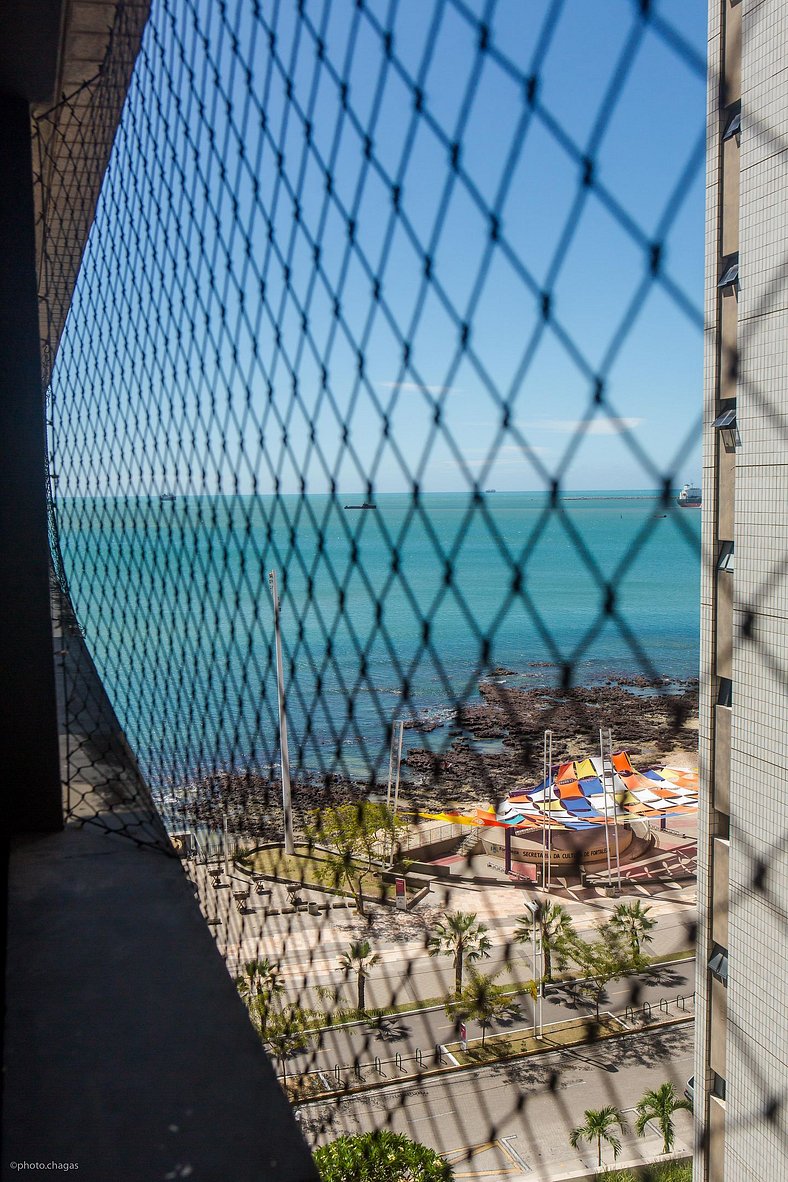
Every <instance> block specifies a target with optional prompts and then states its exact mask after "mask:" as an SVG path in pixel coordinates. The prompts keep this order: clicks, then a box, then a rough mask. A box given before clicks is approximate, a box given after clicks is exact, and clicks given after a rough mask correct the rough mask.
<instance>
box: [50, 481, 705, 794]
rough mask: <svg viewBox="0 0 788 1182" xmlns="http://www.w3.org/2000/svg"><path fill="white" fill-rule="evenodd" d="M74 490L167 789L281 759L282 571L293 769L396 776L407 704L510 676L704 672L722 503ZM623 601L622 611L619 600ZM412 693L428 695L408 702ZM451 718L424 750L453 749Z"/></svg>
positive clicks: (85, 602)
mask: <svg viewBox="0 0 788 1182" xmlns="http://www.w3.org/2000/svg"><path fill="white" fill-rule="evenodd" d="M361 500H362V498H361V497H358V496H347V497H344V496H342V497H339V498H331V497H329V496H320V495H308V496H301V497H299V496H295V495H293V496H279V497H276V498H274V497H269V498H267V497H246V496H240V495H239V496H213V497H210V496H178V497H176V498H175V499H174V500H166V501H162V500H160V499H159V498H158V497H154V498H148V497H103V498H98V497H96V498H70V499H65V498H64V499H62V500H61V501H60V502H59V503H58V506H57V515H58V527H59V538H60V547H61V553H62V558H63V566H64V570H65V574H66V577H67V580H68V584H69V589H70V593H71V596H72V601H73V604H74V608H75V611H76V615H77V619H78V621H79V623H80V625H81V627H82V630H83V632H84V635H85V638H86V641H87V643H88V646H89V648H90V651H91V653H92V655H93V658H94V660H95V662H96V665H97V667H98V670H99V673H100V674H101V676H102V678H103V680H104V683H105V685H106V687H107V690H108V692H109V695H110V698H111V700H112V702H113V705H114V707H115V710H116V712H117V714H118V717H119V719H120V722H121V725H122V726H123V728H124V730H125V731H126V734H127V736H128V738H129V740H130V742H131V744H132V746H133V748H134V749H135V751H136V752H137V755H138V757H139V760H140V763H141V766H142V768H143V770H144V771H145V773H146V774H147V776H148V777H149V779H150V780H151V782H152V783H154V785H160V786H166V785H168V784H173V783H180V782H182V781H184V780H187V779H190V778H191V777H193V776H194V775H196V774H199V773H200V772H201V771H204V770H206V769H211V768H214V767H216V766H220V767H230V766H234V767H246V766H250V767H253V768H255V769H257V770H263V771H265V770H267V769H268V768H269V767H272V766H275V765H276V762H277V760H278V756H279V749H278V738H277V734H278V730H277V692H276V670H275V663H274V647H273V611H272V601H271V595H270V591H269V587H268V578H267V574H268V572H269V571H270V570H272V569H275V570H276V571H277V572H278V578H279V585H280V594H281V600H282V608H281V623H282V635H283V644H284V668H285V683H286V691H287V708H288V724H289V735H290V753H291V763H292V766H293V768H294V770H295V771H296V773H297V772H298V771H299V770H304V771H335V772H339V773H344V774H350V775H358V776H367V775H369V774H375V775H378V776H383V775H385V773H386V771H387V768H388V740H387V727H388V726H389V724H390V722H391V721H392V720H393V719H394V718H397V717H410V716H413V715H414V714H419V715H421V714H432V715H436V716H437V717H438V718H441V719H443V718H448V715H449V712H450V711H451V709H452V707H453V706H454V705H455V704H456V702H457V701H458V700H459V701H463V700H465V701H467V700H470V701H473V700H476V699H477V697H478V690H477V686H478V681H479V678H480V676H481V675H482V674H483V673H485V672H486V671H488V670H490V669H495V668H496V667H505V668H506V669H507V670H511V671H513V675H510V676H509V678H508V681H509V684H514V685H524V686H536V685H545V684H546V685H557V684H559V683H560V679H561V669H562V666H563V665H568V666H571V669H572V681H573V682H574V683H575V684H580V685H582V684H584V683H591V682H600V681H604V680H605V679H607V678H611V677H613V678H615V677H635V676H637V675H639V674H641V675H645V676H648V677H651V676H655V675H656V676H659V677H663V678H666V679H669V680H673V679H686V678H691V677H695V676H697V672H698V629H699V607H698V597H699V578H700V554H699V550H700V513H699V512H698V511H693V510H681V509H679V508H678V507H675V505H671V506H670V507H667V508H666V507H665V506H664V505H663V504H662V502H661V501H660V500H659V498H658V497H657V496H656V495H655V494H654V495H649V494H644V493H642V492H641V493H638V492H628V493H627V492H617V493H607V494H606V493H598V492H594V493H590V492H589V493H580V492H578V493H572V494H567V495H565V496H563V497H562V498H561V501H560V509H559V511H555V509H552V508H551V506H550V503H549V500H548V498H546V497H545V495H544V494H543V493H504V492H498V493H494V494H487V495H485V496H484V497H483V499H482V501H481V503H480V504H477V505H473V503H472V501H471V499H470V498H469V496H468V495H467V494H462V493H445V494H438V493H435V494H424V495H423V496H422V497H421V499H420V501H419V506H418V507H417V508H414V505H413V501H412V499H411V497H410V496H409V495H408V494H381V495H378V496H377V497H376V498H375V504H376V506H377V507H376V508H375V509H373V510H358V509H346V508H345V507H344V506H345V504H351V505H356V504H360V503H361ZM610 592H612V597H613V598H612V601H610V602H609V606H611V607H612V609H613V614H612V615H610V614H608V615H606V614H605V613H604V610H603V609H604V605H605V601H606V599H608V600H609V599H610ZM403 686H404V687H405V689H406V690H407V692H406V693H403ZM448 730H449V728H448V726H441V727H440V728H439V729H437V730H435V731H433V732H432V733H431V734H430V735H428V736H422V735H417V734H415V732H410V733H408V732H406V743H417V744H418V745H424V744H425V743H427V742H429V743H430V744H432V745H433V746H440V745H441V744H442V743H445V742H446V740H447V737H448Z"/></svg>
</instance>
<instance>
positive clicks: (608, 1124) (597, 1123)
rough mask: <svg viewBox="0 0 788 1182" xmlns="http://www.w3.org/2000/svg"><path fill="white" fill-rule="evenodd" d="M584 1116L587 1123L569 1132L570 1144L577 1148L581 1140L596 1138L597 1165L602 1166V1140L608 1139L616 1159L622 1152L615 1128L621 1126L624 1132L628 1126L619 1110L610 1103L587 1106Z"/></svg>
mask: <svg viewBox="0 0 788 1182" xmlns="http://www.w3.org/2000/svg"><path fill="white" fill-rule="evenodd" d="M583 1116H584V1117H585V1118H586V1120H585V1124H583V1125H580V1126H579V1128H576V1129H572V1132H571V1133H570V1134H569V1144H570V1145H571V1146H572V1148H573V1149H577V1146H578V1144H579V1143H580V1142H581V1141H594V1140H596V1150H597V1165H599V1166H601V1165H602V1142H603V1141H606V1142H607V1144H608V1145H609V1146H610V1147H611V1149H612V1150H613V1160H614V1161H615V1159H616V1158H617V1157H618V1155H619V1153H620V1152H621V1141H620V1140H619V1138H618V1137H617V1136H616V1135H615V1133H614V1131H613V1130H614V1129H616V1128H619V1129H621V1131H622V1132H623V1131H624V1129H625V1128H626V1125H625V1124H624V1118H623V1116H622V1115H621V1113H620V1112H619V1110H618V1109H617V1108H614V1107H613V1105H612V1104H609V1105H608V1106H607V1108H587V1109H586V1110H585V1112H584V1113H583Z"/></svg>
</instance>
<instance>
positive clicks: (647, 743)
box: [406, 678, 698, 797]
mask: <svg viewBox="0 0 788 1182" xmlns="http://www.w3.org/2000/svg"><path fill="white" fill-rule="evenodd" d="M664 685H665V683H664V682H663V681H661V680H660V681H659V682H657V683H654V682H649V681H648V680H647V679H645V678H642V679H641V678H637V679H636V678H629V679H621V680H619V681H617V682H616V683H615V684H613V685H598V686H586V687H579V686H578V687H574V688H571V689H569V690H565V691H562V690H560V689H556V688H555V687H542V688H539V689H521V688H514V687H509V686H502V685H500V684H496V683H494V682H491V681H483V682H482V683H481V684H480V686H479V692H480V694H481V697H482V702H481V703H470V704H467V705H464V706H463V707H462V708H461V709H460V710H458V714H457V720H458V723H460V724H461V725H462V726H463V728H464V730H465V732H466V733H469V734H471V735H473V736H474V737H475V738H477V739H496V738H498V739H503V744H504V750H503V752H502V753H495V754H490V753H485V752H483V751H479V750H476V749H474V748H473V747H471V746H469V745H468V744H467V743H460V742H457V741H455V742H454V743H453V744H452V745H451V746H450V747H449V749H448V750H447V751H446V752H444V753H443V754H442V755H435V754H433V753H431V752H428V751H423V750H420V749H417V750H413V751H410V752H409V753H408V757H407V760H406V762H407V765H408V767H409V768H410V769H411V770H412V771H414V772H415V773H416V774H417V775H419V776H421V777H423V778H424V779H431V780H432V781H433V784H434V785H440V787H441V790H442V791H446V792H449V793H451V794H456V793H457V791H458V789H461V788H463V787H465V789H466V792H467V789H468V788H469V787H471V788H472V789H473V790H474V792H475V793H476V794H477V796H479V797H480V796H482V795H484V794H492V793H493V791H498V792H502V791H505V790H507V788H508V787H509V786H511V785H512V784H513V783H514V782H516V781H517V780H519V779H521V778H522V777H524V776H528V777H533V778H536V777H538V776H540V775H541V771H542V758H543V755H542V752H543V746H542V744H543V734H544V731H545V730H547V729H550V730H552V732H553V759H554V761H555V762H559V761H561V760H563V759H568V758H575V757H578V756H583V755H594V754H595V753H596V752H597V749H598V746H599V728H600V727H610V728H611V730H612V736H613V745H614V748H615V749H621V748H625V749H626V750H629V751H630V752H631V753H632V754H633V755H634V754H642V755H643V756H644V758H646V759H647V760H648V761H649V762H654V763H656V762H658V761H659V759H660V757H661V753H667V752H669V751H671V750H673V749H675V748H676V747H683V746H686V747H694V746H695V745H696V743H697V729H696V728H697V722H696V719H697V713H698V687H697V682H694V681H693V682H682V683H680V684H679V683H676V682H670V685H671V687H672V688H671V692H670V693H661V692H660V690H661V689H664ZM632 688H638V689H643V690H648V689H650V690H652V691H653V692H651V693H641V694H638V695H635V694H633V693H631V689H632Z"/></svg>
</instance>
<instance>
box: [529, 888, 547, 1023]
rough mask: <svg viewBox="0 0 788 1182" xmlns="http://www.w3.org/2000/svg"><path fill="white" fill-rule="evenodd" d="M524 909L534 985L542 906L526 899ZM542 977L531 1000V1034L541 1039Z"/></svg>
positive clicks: (541, 973)
mask: <svg viewBox="0 0 788 1182" xmlns="http://www.w3.org/2000/svg"><path fill="white" fill-rule="evenodd" d="M525 907H526V909H527V910H528V911H530V913H531V921H532V923H531V959H532V961H533V972H534V984H536V980H537V972H536V927H537V924H539V923H540V921H541V918H542V904H541V903H538V902H536V900H533V901H531V900H530V899H526V900H525ZM541 950H542V949H541V940H540V942H539V951H540V952H541ZM539 967H540V969H541V964H540V966H539ZM543 976H544V973H543V972H540V973H539V984H538V985H537V995H536V997H535V998H534V999H533V1003H534V1021H533V1032H534V1038H541V1037H542V1035H543V1034H544V1025H543V1022H542V1013H543V1011H542V998H543V997H544V983H543V982H542V977H543ZM537 1002H538V1005H539V1021H538V1027H539V1030H538V1034H537V1016H536V1010H537Z"/></svg>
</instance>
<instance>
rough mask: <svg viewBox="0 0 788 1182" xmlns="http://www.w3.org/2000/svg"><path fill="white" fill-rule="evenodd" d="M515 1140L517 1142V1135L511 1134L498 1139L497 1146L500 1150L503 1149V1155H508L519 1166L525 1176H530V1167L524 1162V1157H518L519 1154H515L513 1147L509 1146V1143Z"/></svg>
mask: <svg viewBox="0 0 788 1182" xmlns="http://www.w3.org/2000/svg"><path fill="white" fill-rule="evenodd" d="M516 1140H517V1134H516V1133H511V1134H510V1135H509V1136H508V1137H499V1138H498V1144H499V1145H500V1146H501V1149H503V1150H504V1152H505V1153H508V1154H509V1155H510V1156H511V1157H513V1158H514V1160H515V1161H516V1162H517V1164H518V1165H519V1166H521V1167H522V1169H523V1171H524V1172H525V1173H526V1174H530V1172H531V1167H530V1166H529V1165H528V1162H527V1161H526V1160H525V1158H524V1157H521V1156H520V1154H519V1153H518V1152H517V1150H516V1149H515V1148H514V1146H513V1145H510V1144H509V1142H510V1141H516Z"/></svg>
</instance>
